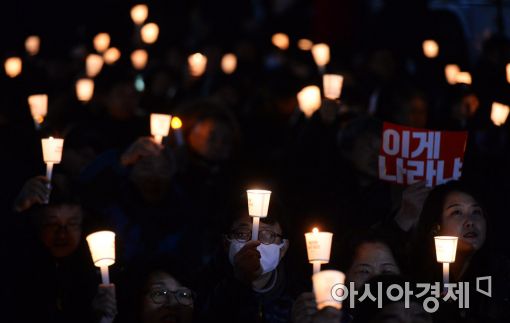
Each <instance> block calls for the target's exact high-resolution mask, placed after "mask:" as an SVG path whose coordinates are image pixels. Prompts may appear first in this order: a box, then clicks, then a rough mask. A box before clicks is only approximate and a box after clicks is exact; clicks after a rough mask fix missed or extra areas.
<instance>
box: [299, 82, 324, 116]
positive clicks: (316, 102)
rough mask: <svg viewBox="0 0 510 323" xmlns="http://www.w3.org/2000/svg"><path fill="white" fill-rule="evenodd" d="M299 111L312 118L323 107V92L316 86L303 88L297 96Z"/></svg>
mask: <svg viewBox="0 0 510 323" xmlns="http://www.w3.org/2000/svg"><path fill="white" fill-rule="evenodd" d="M297 99H298V104H299V109H300V110H301V111H302V112H303V113H304V114H305V116H306V117H307V118H310V117H311V116H312V115H313V113H314V112H315V111H317V110H318V109H319V108H320V107H321V90H320V89H319V87H318V86H316V85H310V86H307V87H305V88H303V89H302V90H301V91H300V92H299V93H298V94H297Z"/></svg>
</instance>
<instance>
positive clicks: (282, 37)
mask: <svg viewBox="0 0 510 323" xmlns="http://www.w3.org/2000/svg"><path fill="white" fill-rule="evenodd" d="M271 41H272V42H273V45H275V46H276V47H278V48H279V49H281V50H286V49H288V48H289V43H290V41H289V36H287V35H286V34H284V33H276V34H274V35H273V37H271Z"/></svg>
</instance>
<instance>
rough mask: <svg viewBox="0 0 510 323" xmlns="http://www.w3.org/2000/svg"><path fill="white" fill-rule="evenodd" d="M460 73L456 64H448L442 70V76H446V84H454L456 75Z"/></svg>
mask: <svg viewBox="0 0 510 323" xmlns="http://www.w3.org/2000/svg"><path fill="white" fill-rule="evenodd" d="M459 73H460V67H459V65H457V64H448V65H446V66H445V68H444V74H445V76H446V81H447V82H448V84H451V85H453V84H455V83H456V79H457V74H459Z"/></svg>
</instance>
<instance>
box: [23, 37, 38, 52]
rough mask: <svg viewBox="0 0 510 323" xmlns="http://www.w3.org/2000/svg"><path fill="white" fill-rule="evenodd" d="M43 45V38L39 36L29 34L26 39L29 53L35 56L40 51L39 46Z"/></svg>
mask: <svg viewBox="0 0 510 323" xmlns="http://www.w3.org/2000/svg"><path fill="white" fill-rule="evenodd" d="M40 47H41V39H40V38H39V36H29V37H27V39H26V40H25V50H26V51H27V53H28V55H30V56H35V55H37V54H38V53H39V48H40Z"/></svg>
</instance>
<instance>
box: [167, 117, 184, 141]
mask: <svg viewBox="0 0 510 323" xmlns="http://www.w3.org/2000/svg"><path fill="white" fill-rule="evenodd" d="M170 127H171V128H172V130H173V133H174V135H175V141H176V142H177V145H178V146H183V145H184V138H183V136H182V121H181V119H180V118H179V117H173V118H172V121H171V122H170Z"/></svg>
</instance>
